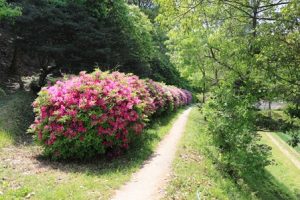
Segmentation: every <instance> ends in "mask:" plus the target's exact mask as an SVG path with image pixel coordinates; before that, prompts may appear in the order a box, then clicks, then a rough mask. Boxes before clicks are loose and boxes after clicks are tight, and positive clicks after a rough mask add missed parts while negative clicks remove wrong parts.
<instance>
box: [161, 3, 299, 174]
mask: <svg viewBox="0 0 300 200" xmlns="http://www.w3.org/2000/svg"><path fill="white" fill-rule="evenodd" d="M158 2H159V4H160V9H161V10H160V15H159V16H158V20H159V21H160V22H161V23H162V24H164V25H165V27H167V28H168V29H169V37H170V41H169V48H170V49H171V50H172V58H173V61H175V63H177V65H178V66H179V67H181V68H182V70H183V71H184V70H188V71H189V72H190V73H192V72H194V73H196V72H197V71H199V69H200V70H201V69H206V70H207V71H210V72H213V71H215V70H216V69H217V72H218V73H217V79H216V80H218V83H219V84H218V85H217V86H218V87H216V88H215V89H213V90H212V94H213V97H214V98H213V99H211V100H210V101H209V103H208V106H207V112H206V113H207V117H208V121H209V124H210V126H209V127H210V132H211V133H213V138H214V141H215V142H216V144H217V148H218V149H219V150H220V152H222V154H223V155H224V156H223V157H222V159H221V162H222V163H225V169H226V170H227V171H228V172H230V173H231V174H232V175H234V174H235V175H236V174H239V173H242V172H246V171H247V170H248V169H259V168H260V169H262V168H263V166H264V165H265V164H267V163H268V162H266V157H267V155H268V153H267V151H266V149H267V148H265V147H264V146H261V145H260V144H259V143H257V141H258V139H259V135H258V134H257V133H256V131H255V129H254V122H255V112H253V111H254V109H255V108H254V107H253V105H254V104H255V102H257V101H259V100H260V99H262V98H266V97H270V95H269V94H266V93H265V91H266V90H263V88H264V87H265V85H266V84H269V83H277V82H281V84H282V83H283V82H282V81H284V82H285V83H286V84H288V85H289V86H290V87H291V86H295V87H297V85H298V84H299V83H298V81H297V80H299V79H297V78H298V76H299V75H300V73H299V69H296V68H297V67H296V66H297V65H298V66H299V53H298V50H296V48H297V47H298V45H299V40H298V39H299V37H298V36H299V26H298V24H299V15H298V14H299V5H298V4H299V3H298V1H295V0H288V1H281V0H277V1H273V0H251V1H248V0H239V1H236V0H222V1H219V0H213V1H206V0H204V1H203V0H192V1H190V0H182V1H168V0H158ZM296 38H297V39H296ZM193 44H194V45H193ZM289 45H291V46H292V47H290V48H288V46H289ZM278 47H279V48H278ZM276 48H278V51H277V50H275V49H276ZM273 49H274V50H273ZM298 49H299V48H298ZM191 52H192V53H191ZM289 58H290V60H289ZM288 60H289V61H288ZM199 66H202V67H200V68H199ZM291 71H293V73H294V74H291ZM190 73H187V74H190ZM212 74H213V73H212ZM201 77H202V78H201ZM194 78H196V79H198V81H199V82H203V81H205V80H207V78H206V76H204V74H203V75H202V76H199V77H194ZM274 79H276V80H277V81H275V80H274ZM237 119H240V121H241V122H242V123H237V122H236V120H237ZM216 122H217V124H218V125H216ZM255 158H256V159H255ZM250 160H253V161H255V162H253V161H252V162H250Z"/></svg>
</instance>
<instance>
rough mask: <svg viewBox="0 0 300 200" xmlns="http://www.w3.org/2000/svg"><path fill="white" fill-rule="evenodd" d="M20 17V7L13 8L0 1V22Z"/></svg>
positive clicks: (3, 0)
mask: <svg viewBox="0 0 300 200" xmlns="http://www.w3.org/2000/svg"><path fill="white" fill-rule="evenodd" d="M19 15H21V8H20V7H13V6H11V5H10V4H8V3H7V2H6V0H0V20H1V19H5V18H11V17H16V16H19Z"/></svg>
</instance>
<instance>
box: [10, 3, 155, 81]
mask: <svg viewBox="0 0 300 200" xmlns="http://www.w3.org/2000/svg"><path fill="white" fill-rule="evenodd" d="M18 5H20V7H22V8H23V15H22V16H20V17H18V18H17V19H16V21H15V23H14V24H13V25H12V26H13V30H14V33H15V35H16V38H18V39H16V40H15V44H16V47H17V48H18V50H21V51H22V52H26V53H29V54H30V55H31V56H32V57H35V58H37V59H38V60H39V62H40V68H41V73H40V81H39V85H40V86H41V85H43V84H44V83H45V78H46V76H47V74H49V73H50V72H51V71H52V70H53V69H55V68H59V69H62V70H63V71H65V72H69V73H76V72H78V71H80V70H87V71H89V70H91V69H92V68H94V67H95V65H98V66H100V67H102V69H105V70H107V69H119V70H121V71H126V72H133V73H136V74H137V75H141V76H146V75H147V72H148V71H149V70H148V65H149V64H148V63H149V62H150V60H151V59H152V57H153V51H154V50H153V48H154V45H153V41H152V24H151V22H150V21H149V19H148V18H147V17H146V16H145V15H144V14H143V13H142V12H141V11H140V10H139V9H138V8H137V7H134V6H128V5H127V4H125V3H124V2H123V1H121V0H120V1H114V2H112V1H68V0H65V1H63V0H61V1H46V0H41V1H37V0H26V1H21V2H19V4H18ZM37 33H38V34H37Z"/></svg>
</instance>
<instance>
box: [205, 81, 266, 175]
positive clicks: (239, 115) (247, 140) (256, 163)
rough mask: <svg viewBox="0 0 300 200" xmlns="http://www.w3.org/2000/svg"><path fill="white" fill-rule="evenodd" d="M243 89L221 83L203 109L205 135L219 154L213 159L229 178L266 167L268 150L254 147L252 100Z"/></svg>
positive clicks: (254, 129)
mask: <svg viewBox="0 0 300 200" xmlns="http://www.w3.org/2000/svg"><path fill="white" fill-rule="evenodd" d="M248 90H249V89H248V88H247V87H245V88H243V89H241V88H240V90H239V91H238V92H239V93H243V95H240V94H238V93H237V91H236V88H235V87H234V86H233V85H230V83H222V84H221V86H220V87H219V88H217V89H216V90H215V91H214V96H213V98H212V99H211V100H209V101H208V102H207V104H206V105H205V107H204V114H205V116H206V119H207V123H208V129H207V132H208V133H209V134H211V135H212V139H213V143H214V145H215V146H216V147H217V149H218V151H219V152H220V155H219V157H218V158H217V160H218V161H219V163H220V166H221V169H222V170H224V171H226V172H227V173H229V174H230V175H231V176H232V177H235V178H238V177H240V176H241V174H245V173H246V174H247V173H259V172H260V171H262V170H263V169H264V167H265V166H266V165H268V164H269V161H268V156H269V153H270V152H269V150H270V149H269V148H268V147H267V146H265V145H262V144H258V141H259V140H260V136H259V134H258V133H257V132H256V127H255V119H256V112H255V109H254V106H253V105H254V103H255V102H256V99H255V98H254V97H253V96H252V95H251V93H250V94H249V93H246V91H248Z"/></svg>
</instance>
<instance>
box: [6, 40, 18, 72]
mask: <svg viewBox="0 0 300 200" xmlns="http://www.w3.org/2000/svg"><path fill="white" fill-rule="evenodd" d="M18 52H19V51H18V47H17V46H16V45H15V46H14V52H13V57H12V60H11V63H10V66H9V68H8V74H9V75H15V74H16V73H17V63H18Z"/></svg>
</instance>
